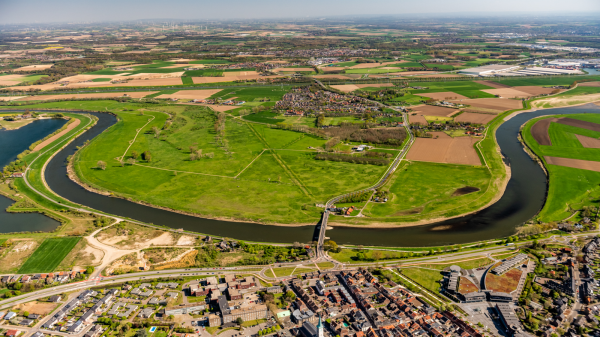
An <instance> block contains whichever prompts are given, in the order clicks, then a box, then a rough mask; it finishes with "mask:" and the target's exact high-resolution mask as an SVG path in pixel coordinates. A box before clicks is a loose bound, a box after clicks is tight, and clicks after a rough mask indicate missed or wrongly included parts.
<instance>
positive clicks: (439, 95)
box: [415, 91, 469, 100]
mask: <svg viewBox="0 0 600 337" xmlns="http://www.w3.org/2000/svg"><path fill="white" fill-rule="evenodd" d="M415 96H424V97H429V98H433V99H437V100H451V99H469V98H468V97H466V96H463V95H459V94H457V93H454V92H452V91H445V92H430V93H426V94H415Z"/></svg>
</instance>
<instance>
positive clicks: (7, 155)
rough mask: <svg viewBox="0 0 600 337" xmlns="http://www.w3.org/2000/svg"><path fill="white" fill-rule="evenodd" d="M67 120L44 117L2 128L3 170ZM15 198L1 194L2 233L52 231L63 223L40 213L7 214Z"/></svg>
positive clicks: (1, 164)
mask: <svg viewBox="0 0 600 337" xmlns="http://www.w3.org/2000/svg"><path fill="white" fill-rule="evenodd" d="M65 123H66V121H65V120H64V119H44V120H37V121H34V122H32V123H30V124H27V125H25V126H23V127H21V128H19V129H17V130H10V131H9V130H5V129H1V130H0V169H2V168H4V166H6V165H7V164H9V163H10V162H12V161H14V160H15V159H17V155H18V154H19V153H21V152H23V151H25V150H27V149H28V148H29V146H30V145H31V144H32V143H35V142H37V141H38V140H40V139H42V138H44V137H46V136H47V135H49V134H51V133H53V132H54V131H56V130H58V129H60V128H61V127H62V126H63V125H64V124H65ZM12 204H13V201H12V200H10V199H8V198H6V197H3V196H0V233H12V232H21V231H51V230H54V229H55V228H56V227H57V226H58V225H60V223H59V222H58V221H56V220H54V219H51V218H49V217H47V216H44V215H42V214H39V213H8V212H6V208H7V207H8V206H10V205H12Z"/></svg>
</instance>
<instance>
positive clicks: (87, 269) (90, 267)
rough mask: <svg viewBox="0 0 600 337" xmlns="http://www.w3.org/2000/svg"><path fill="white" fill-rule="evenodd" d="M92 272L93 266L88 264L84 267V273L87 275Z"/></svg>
mask: <svg viewBox="0 0 600 337" xmlns="http://www.w3.org/2000/svg"><path fill="white" fill-rule="evenodd" d="M93 272H94V267H93V266H88V267H87V268H85V273H86V274H87V275H92V273H93Z"/></svg>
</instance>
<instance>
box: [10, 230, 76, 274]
mask: <svg viewBox="0 0 600 337" xmlns="http://www.w3.org/2000/svg"><path fill="white" fill-rule="evenodd" d="M79 240H81V238H79V237H69V238H51V239H46V240H44V242H42V244H41V245H40V246H39V247H38V248H37V249H36V250H35V252H33V254H32V255H31V256H30V257H29V258H28V259H27V261H25V263H24V264H23V265H22V266H21V268H20V269H19V273H22V274H32V273H44V272H51V271H54V269H56V267H58V265H59V264H60V262H61V261H62V260H63V259H64V258H65V256H67V254H69V252H70V251H71V249H73V247H75V245H76V244H77V242H79Z"/></svg>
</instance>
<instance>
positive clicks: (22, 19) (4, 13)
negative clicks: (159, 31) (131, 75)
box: [0, 0, 600, 25]
mask: <svg viewBox="0 0 600 337" xmlns="http://www.w3.org/2000/svg"><path fill="white" fill-rule="evenodd" d="M510 12H513V13H519V14H529V13H531V14H536V13H550V12H554V13H557V14H567V13H574V12H577V13H594V12H600V0H568V1H565V0H495V1H494V0H367V1H365V0H300V1H290V0H225V1H223V0H0V25H2V24H4V23H6V24H11V23H36V22H37V23H43V22H73V21H77V22H82V21H120V20H140V19H166V18H170V19H184V20H223V19H261V18H292V17H296V18H300V17H312V18H318V17H322V16H337V15H402V14H411V13H435V14H448V16H451V15H464V14H467V15H468V14H469V13H471V14H475V13H477V14H483V15H488V14H489V15H496V14H500V13H502V14H505V13H510Z"/></svg>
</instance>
